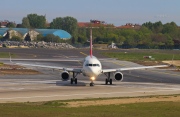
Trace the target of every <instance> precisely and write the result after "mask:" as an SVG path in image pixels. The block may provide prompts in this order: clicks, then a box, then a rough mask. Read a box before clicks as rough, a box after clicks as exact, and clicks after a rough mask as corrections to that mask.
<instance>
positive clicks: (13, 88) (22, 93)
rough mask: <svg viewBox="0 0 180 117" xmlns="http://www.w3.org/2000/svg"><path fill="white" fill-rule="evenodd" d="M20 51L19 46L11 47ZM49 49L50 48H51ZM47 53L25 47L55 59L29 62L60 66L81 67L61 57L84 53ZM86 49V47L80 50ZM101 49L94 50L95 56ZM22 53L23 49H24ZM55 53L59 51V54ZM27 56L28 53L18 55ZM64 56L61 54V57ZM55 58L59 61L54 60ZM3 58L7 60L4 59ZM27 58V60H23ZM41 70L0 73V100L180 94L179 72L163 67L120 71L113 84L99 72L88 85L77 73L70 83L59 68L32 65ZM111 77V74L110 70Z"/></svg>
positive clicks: (114, 64)
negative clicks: (10, 73)
mask: <svg viewBox="0 0 180 117" xmlns="http://www.w3.org/2000/svg"><path fill="white" fill-rule="evenodd" d="M13 51H16V53H18V52H19V53H20V54H19V55H23V54H22V53H23V51H21V50H13ZM51 51H52V52H51ZM48 52H49V53H50V54H47V53H45V52H44V53H43V52H42V53H41V50H40V51H39V52H37V51H33V50H28V55H29V56H31V55H33V56H31V57H32V58H35V59H48V57H49V58H51V59H52V60H54V61H28V63H35V64H43V65H54V66H63V67H81V66H82V63H81V62H77V61H75V62H72V61H68V62H65V61H61V60H64V59H65V58H66V59H72V58H78V59H79V58H81V59H82V58H83V57H85V56H84V55H82V54H81V53H80V52H82V51H81V50H75V51H73V52H72V51H70V50H63V51H62V50H61V51H57V50H55V51H54V50H48ZM83 52H84V53H86V51H83ZM100 52H101V51H96V53H95V56H96V54H97V56H99V58H104V56H101V55H99V53H100ZM24 53H25V52H24ZM56 55H61V58H58V57H57V56H56ZM20 57H21V58H22V59H26V58H27V56H25V55H24V56H20ZM62 57H63V58H62ZM56 59H58V60H59V61H55V60H56ZM1 61H2V62H8V61H3V60H1ZM26 62H27V61H26ZM102 65H103V68H120V67H135V66H141V65H138V64H135V63H132V62H127V61H119V60H108V61H102ZM30 68H32V69H35V70H38V71H40V72H41V73H42V74H39V75H0V103H6V102H28V101H29V102H36V101H51V100H67V99H87V98H103V97H134V96H147V95H168V94H180V85H179V84H180V73H179V72H175V71H170V70H163V69H149V70H133V71H125V72H122V73H123V74H124V80H123V82H118V81H115V80H113V85H104V84H105V78H106V76H105V75H101V76H99V77H98V78H97V79H96V81H95V86H94V87H90V86H89V83H90V80H89V79H88V78H86V77H84V76H82V75H79V76H78V77H77V78H78V84H77V85H71V84H70V82H69V81H65V82H63V81H61V79H60V71H58V70H55V71H53V70H51V69H45V68H33V67H30ZM111 77H112V78H113V74H111Z"/></svg>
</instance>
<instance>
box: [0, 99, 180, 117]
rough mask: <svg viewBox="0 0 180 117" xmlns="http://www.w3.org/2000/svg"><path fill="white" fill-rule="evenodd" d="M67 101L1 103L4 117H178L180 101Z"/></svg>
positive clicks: (0, 109)
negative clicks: (80, 104)
mask: <svg viewBox="0 0 180 117" xmlns="http://www.w3.org/2000/svg"><path fill="white" fill-rule="evenodd" d="M66 105H67V103H63V102H61V103H59V102H57V101H54V102H46V103H41V104H40V103H13V104H0V115H1V116H2V117H12V116H13V117H72V116H73V117H119V116H125V117H142V116H143V117H154V116H156V117H178V116H179V115H180V102H151V103H134V104H121V105H105V106H104V105H103V106H87V107H71V108H70V107H68V108H67V107H65V106H66Z"/></svg>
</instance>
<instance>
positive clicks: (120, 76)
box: [114, 72, 123, 81]
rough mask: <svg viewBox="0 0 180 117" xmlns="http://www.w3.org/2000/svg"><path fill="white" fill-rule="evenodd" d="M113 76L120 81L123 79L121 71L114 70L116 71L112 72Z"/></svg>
mask: <svg viewBox="0 0 180 117" xmlns="http://www.w3.org/2000/svg"><path fill="white" fill-rule="evenodd" d="M114 78H115V80H117V81H122V80H123V74H122V73H121V72H116V73H114Z"/></svg>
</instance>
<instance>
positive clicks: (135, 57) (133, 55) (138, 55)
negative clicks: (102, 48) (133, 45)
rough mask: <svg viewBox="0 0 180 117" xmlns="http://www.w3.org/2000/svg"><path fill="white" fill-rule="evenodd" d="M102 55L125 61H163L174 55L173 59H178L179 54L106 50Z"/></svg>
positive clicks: (179, 57)
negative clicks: (148, 57) (147, 57)
mask: <svg viewBox="0 0 180 117" xmlns="http://www.w3.org/2000/svg"><path fill="white" fill-rule="evenodd" d="M103 55H105V56H108V57H111V58H117V59H119V60H126V61H154V60H155V61H163V60H172V58H173V56H174V60H180V54H179V53H176V54H172V53H160V52H155V51H154V52H127V53H125V52H106V53H103ZM144 56H152V58H154V59H152V60H151V59H145V58H144Z"/></svg>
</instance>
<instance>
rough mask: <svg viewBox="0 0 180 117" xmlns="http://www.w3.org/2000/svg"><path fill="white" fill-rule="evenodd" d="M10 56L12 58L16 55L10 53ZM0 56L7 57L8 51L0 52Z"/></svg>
mask: <svg viewBox="0 0 180 117" xmlns="http://www.w3.org/2000/svg"><path fill="white" fill-rule="evenodd" d="M11 57H12V58H14V57H16V55H15V54H12V53H11ZM0 58H9V53H7V52H0Z"/></svg>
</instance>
